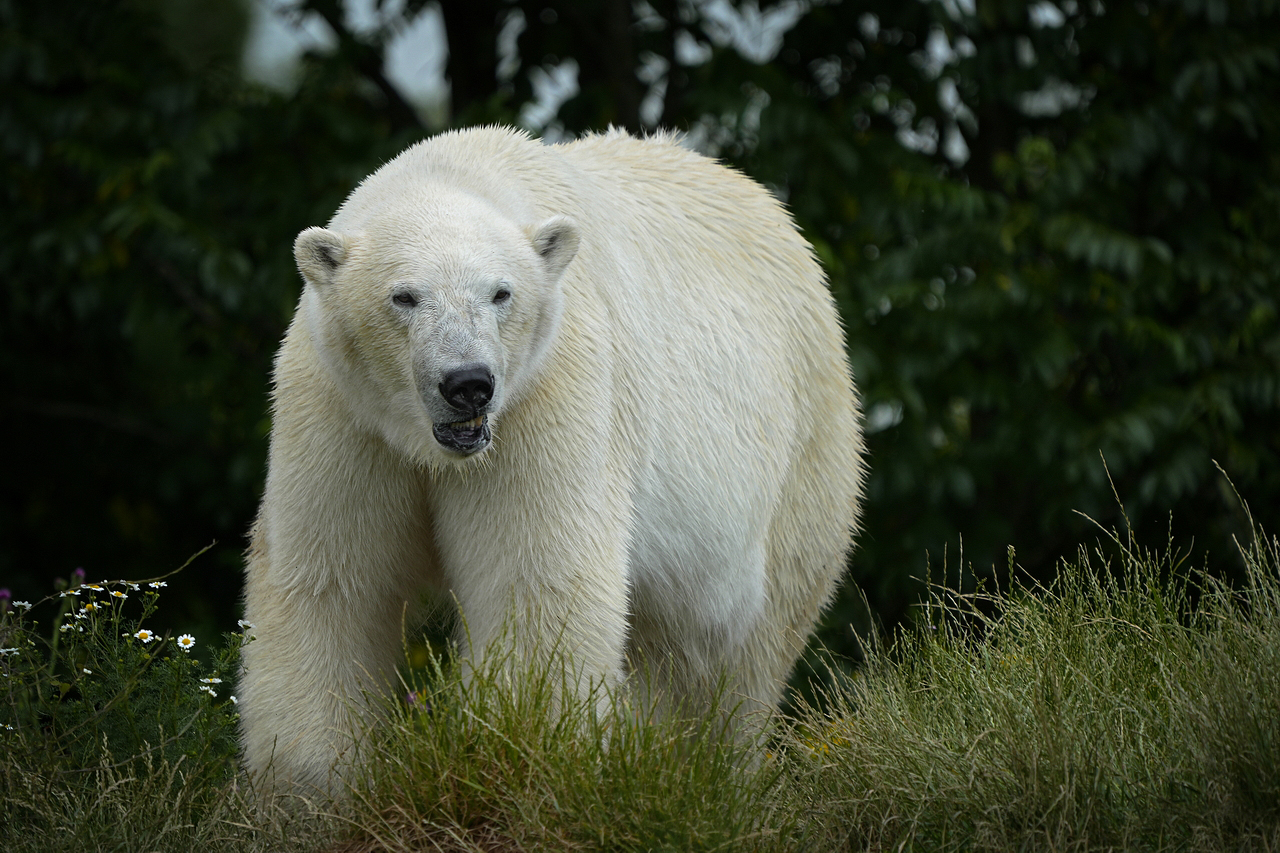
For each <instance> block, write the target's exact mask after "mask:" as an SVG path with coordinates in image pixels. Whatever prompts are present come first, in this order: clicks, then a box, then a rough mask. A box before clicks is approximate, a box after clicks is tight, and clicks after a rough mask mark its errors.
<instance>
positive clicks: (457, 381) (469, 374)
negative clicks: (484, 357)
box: [440, 364, 493, 414]
mask: <svg viewBox="0 0 1280 853" xmlns="http://www.w3.org/2000/svg"><path fill="white" fill-rule="evenodd" d="M440 396H441V397H444V399H445V402H446V403H448V404H449V405H450V406H453V407H454V408H455V409H458V410H459V411H463V412H467V413H470V414H474V413H476V412H479V411H480V410H481V409H482V408H484V405H485V404H486V403H488V402H489V400H490V399H491V398H492V397H493V374H492V373H490V372H489V368H487V367H485V366H484V365H483V364H469V365H467V366H466V367H460V368H458V369H457V370H453V371H450V372H449V373H446V374H445V376H444V380H443V381H442V382H441V383H440Z"/></svg>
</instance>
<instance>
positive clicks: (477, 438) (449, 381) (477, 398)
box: [432, 364, 493, 455]
mask: <svg viewBox="0 0 1280 853" xmlns="http://www.w3.org/2000/svg"><path fill="white" fill-rule="evenodd" d="M438 387H439V391H440V396H441V397H442V398H443V399H444V401H445V402H446V403H448V404H449V407H450V408H451V409H453V410H454V411H455V412H457V413H458V414H459V415H463V416H466V418H467V419H465V420H464V419H462V418H459V419H458V420H457V421H454V422H452V423H438V424H435V425H434V426H433V427H432V434H433V435H434V436H435V439H436V441H438V442H439V443H440V444H441V445H442V446H443V447H446V448H448V449H449V450H454V451H457V452H458V453H462V454H468V455H469V454H472V453H475V452H476V451H478V450H482V449H484V448H485V447H486V446H487V445H488V444H489V441H490V440H491V438H492V433H491V432H490V430H489V417H488V415H487V413H486V412H485V408H486V407H487V406H488V405H489V401H490V400H492V399H493V373H492V372H490V370H489V368H488V367H487V366H485V365H483V364H468V365H464V366H463V367H459V368H457V369H455V370H451V371H449V372H448V373H446V374H445V375H444V378H443V379H442V380H441V381H440V385H439V386H438Z"/></svg>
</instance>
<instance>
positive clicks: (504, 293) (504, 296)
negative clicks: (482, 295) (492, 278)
mask: <svg viewBox="0 0 1280 853" xmlns="http://www.w3.org/2000/svg"><path fill="white" fill-rule="evenodd" d="M510 298H511V291H510V290H507V289H506V288H505V287H500V288H498V292H497V293H495V294H493V304H494V305H502V304H503V303H505V302H506V301H507V300H508V299H510Z"/></svg>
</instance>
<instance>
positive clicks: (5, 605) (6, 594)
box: [0, 587, 13, 613]
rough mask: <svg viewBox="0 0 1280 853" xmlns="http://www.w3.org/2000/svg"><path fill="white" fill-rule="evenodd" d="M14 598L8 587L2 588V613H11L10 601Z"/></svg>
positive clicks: (0, 604)
mask: <svg viewBox="0 0 1280 853" xmlns="http://www.w3.org/2000/svg"><path fill="white" fill-rule="evenodd" d="M11 598H13V593H12V592H10V591H9V588H8V587H3V588H0V613H8V612H9V599H11Z"/></svg>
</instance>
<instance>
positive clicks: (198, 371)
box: [0, 0, 1280, 654]
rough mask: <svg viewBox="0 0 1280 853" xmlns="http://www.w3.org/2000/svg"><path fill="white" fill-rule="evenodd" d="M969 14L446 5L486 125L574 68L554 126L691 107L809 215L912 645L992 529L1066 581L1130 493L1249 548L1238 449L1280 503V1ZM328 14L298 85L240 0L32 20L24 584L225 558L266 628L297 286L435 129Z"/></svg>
mask: <svg viewBox="0 0 1280 853" xmlns="http://www.w3.org/2000/svg"><path fill="white" fill-rule="evenodd" d="M962 5H963V4H957V3H952V2H942V0H936V2H918V3H899V2H892V1H891V0H866V2H859V3H852V2H840V3H829V4H826V3H824V4H814V6H813V7H812V8H810V9H809V10H808V11H807V12H806V13H805V14H804V15H803V16H801V17H800V18H799V20H798V22H797V23H796V25H795V26H794V27H793V28H791V29H790V30H788V31H787V32H786V33H785V37H784V38H783V41H782V44H781V47H780V49H779V50H778V52H777V53H776V56H774V57H773V58H772V59H771V60H770V61H768V62H764V63H757V62H754V61H752V60H750V59H748V58H745V57H744V54H743V53H742V52H740V51H739V50H737V49H735V48H734V47H733V46H732V45H731V44H730V43H728V42H727V41H726V40H725V39H724V38H720V37H718V36H714V34H715V33H716V32H717V30H716V28H715V27H714V26H712V25H711V24H710V23H709V22H708V21H707V20H706V16H705V15H704V13H703V12H702V11H699V10H700V8H701V7H699V6H697V5H696V4H693V5H691V4H687V3H677V2H669V0H661V1H660V0H652V2H650V3H646V4H641V5H639V6H636V5H635V4H632V3H630V2H629V0H601V1H600V2H592V3H586V2H581V0H539V2H537V3H533V2H525V0H518V2H512V0H475V2H471V3H466V4H463V3H457V4H445V7H447V8H443V14H444V19H445V25H446V29H447V33H448V38H449V41H450V46H451V47H452V48H454V49H452V50H451V51H450V58H449V78H450V80H451V81H452V83H453V94H454V99H453V103H452V105H451V107H450V108H449V110H448V111H447V112H448V117H449V121H450V122H451V123H455V124H460V123H465V122H476V121H506V122H511V121H515V120H517V119H518V117H519V115H520V112H521V109H522V107H524V106H525V104H526V102H527V101H528V99H529V98H530V97H531V96H532V86H531V80H532V77H531V76H530V75H531V73H532V72H534V71H535V70H536V69H539V68H541V67H542V66H544V65H547V64H550V63H553V62H557V61H561V60H567V59H573V60H574V61H575V62H577V64H578V67H579V69H580V72H579V73H580V84H581V92H580V94H579V95H578V96H577V97H575V98H573V99H572V100H570V101H569V102H568V103H567V104H565V106H564V108H563V109H562V110H561V112H560V114H559V115H558V117H557V120H556V122H555V123H553V125H552V126H551V128H550V129H551V130H552V131H554V132H557V133H564V134H573V133H579V132H584V131H588V130H598V129H602V128H603V127H604V126H605V125H606V124H608V123H610V122H617V123H621V124H623V125H624V126H626V127H628V128H630V129H631V130H633V131H637V132H641V131H644V130H645V129H647V127H648V125H647V124H646V121H648V120H651V118H652V116H650V118H648V119H646V116H648V115H649V113H646V112H645V111H644V110H642V109H641V105H642V104H644V103H645V102H646V99H649V100H650V101H651V102H652V101H653V99H654V98H657V101H656V103H657V104H658V106H660V109H659V110H657V111H656V112H655V113H654V115H660V121H661V122H662V123H663V124H664V125H667V126H672V127H675V128H677V129H681V130H684V131H687V132H688V134H689V136H690V138H691V140H693V141H694V142H696V143H697V144H699V145H701V146H702V147H703V148H705V149H706V150H708V151H710V152H712V153H715V154H717V155H718V156H721V157H722V158H724V159H725V160H726V161H728V162H730V163H732V164H733V165H736V166H738V167H739V168H741V169H743V170H744V171H745V172H747V173H748V174H750V175H752V176H753V177H755V178H757V179H759V180H761V181H763V182H765V183H766V184H767V185H769V186H770V187H772V188H773V189H774V190H775V191H776V192H777V193H778V195H779V196H780V197H782V198H783V199H784V200H785V201H786V203H787V204H788V206H789V207H790V208H791V210H792V211H793V212H794V213H795V215H796V218H797V219H798V221H799V222H800V224H801V226H802V228H803V229H804V232H805V234H806V236H807V237H808V238H809V239H810V240H811V241H812V242H813V244H814V246H815V248H816V250H817V253H818V255H819V256H820V258H821V259H822V261H823V263H824V264H825V265H826V267H827V268H828V270H829V271H830V273H831V279H832V286H833V291H834V293H835V295H836V298H837V300H838V303H839V305H840V308H841V311H842V314H843V316H844V320H845V326H846V329H847V331H848V337H849V343H850V356H851V359H852V361H853V365H854V368H855V371H856V374H857V377H858V382H859V386H860V388H861V390H862V392H863V395H864V402H865V408H866V411H867V414H868V421H867V423H868V431H869V436H868V446H869V450H870V479H869V482H868V501H867V508H866V517H865V523H864V525H863V527H864V530H863V533H862V535H861V536H860V538H859V544H858V551H857V554H856V556H855V558H854V560H853V562H852V578H853V580H854V581H856V582H857V583H858V584H859V585H860V586H861V587H862V588H863V590H865V592H866V595H867V598H868V600H869V602H870V604H871V609H872V612H873V613H874V614H875V616H876V617H877V618H879V619H882V620H883V621H884V622H886V623H888V624H893V623H896V622H897V621H899V620H901V619H904V618H909V615H910V612H911V611H910V609H909V605H910V603H911V602H912V601H914V600H915V599H916V598H917V597H918V596H919V595H920V594H921V593H922V587H921V584H920V582H919V581H918V580H915V579H913V578H914V577H918V576H919V575H920V574H921V573H922V571H923V569H924V567H925V565H926V560H927V559H928V557H929V556H931V557H932V558H933V559H935V560H937V559H939V558H940V557H941V555H943V554H944V553H952V554H954V553H956V552H957V549H958V548H959V547H960V546H961V543H962V549H963V553H964V555H965V559H966V560H967V561H968V562H970V563H972V564H973V566H974V568H975V569H976V573H977V574H978V575H981V574H984V573H987V572H988V571H989V570H990V569H991V567H993V566H995V565H998V564H999V563H1000V562H1001V555H1002V554H1003V553H1004V549H1005V548H1006V547H1007V546H1009V545H1014V546H1015V547H1016V548H1017V549H1018V553H1020V554H1021V555H1023V557H1024V560H1025V563H1026V564H1027V565H1029V566H1038V567H1044V571H1045V572H1046V575H1045V577H1043V578H1041V579H1042V580H1046V581H1047V580H1048V573H1050V572H1051V571H1052V569H1051V568H1050V567H1052V566H1053V565H1054V560H1053V558H1054V557H1055V556H1056V555H1057V554H1060V553H1063V552H1064V551H1066V550H1068V549H1070V548H1071V547H1072V545H1073V543H1075V542H1078V541H1080V540H1081V538H1082V537H1083V536H1084V535H1085V532H1086V527H1085V525H1084V523H1083V522H1082V521H1081V520H1080V518H1079V517H1078V516H1076V515H1075V514H1074V511H1080V512H1084V513H1087V514H1089V515H1090V516H1092V517H1095V518H1098V519H1099V520H1101V521H1102V522H1103V523H1105V524H1116V523H1118V519H1119V510H1118V509H1117V508H1116V507H1115V502H1114V501H1113V494H1112V488H1113V485H1114V490H1115V493H1116V494H1118V496H1119V498H1120V504H1121V505H1122V506H1123V508H1124V511H1125V512H1126V513H1127V515H1128V517H1129V518H1130V519H1132V521H1133V524H1134V527H1135V529H1136V530H1137V531H1138V533H1139V535H1142V536H1151V535H1156V532H1157V531H1158V530H1159V529H1161V528H1162V526H1163V525H1164V524H1165V520H1166V519H1167V517H1168V513H1169V512H1170V511H1172V512H1173V513H1174V514H1175V516H1176V517H1177V518H1179V519H1180V520H1181V523H1182V524H1183V525H1184V526H1185V534H1186V536H1187V538H1188V539H1190V540H1194V547H1195V548H1196V549H1197V554H1198V555H1199V554H1202V553H1204V552H1207V553H1209V554H1210V555H1213V556H1214V557H1221V556H1223V555H1231V554H1233V550H1232V546H1231V537H1232V536H1233V535H1241V534H1245V533H1247V530H1246V526H1245V521H1244V519H1243V517H1242V516H1241V514H1240V512H1239V511H1238V510H1237V509H1236V506H1235V502H1234V501H1233V499H1232V497H1231V495H1230V494H1229V493H1228V492H1227V491H1226V490H1225V489H1223V488H1222V487H1221V485H1220V481H1219V480H1218V479H1217V477H1216V475H1215V473H1214V469H1213V462H1214V461H1215V460H1216V461H1217V462H1218V463H1219V464H1221V465H1222V466H1223V468H1225V469H1226V471H1227V473H1228V474H1229V475H1230V477H1231V478H1232V480H1233V481H1234V482H1236V483H1237V484H1238V485H1239V487H1240V488H1241V489H1242V490H1243V491H1246V492H1247V493H1249V494H1251V495H1254V496H1255V500H1256V501H1258V502H1259V504H1260V505H1270V504H1273V503H1275V500H1276V496H1277V495H1280V473H1278V472H1280V437H1278V436H1280V433H1277V432H1276V431H1275V430H1274V429H1273V428H1272V427H1271V424H1272V423H1274V421H1275V419H1276V416H1277V409H1278V408H1280V379H1278V378H1277V377H1280V305H1278V300H1280V257H1278V256H1277V251H1278V250H1277V246H1280V154H1277V148H1276V146H1275V145H1274V140H1275V139H1276V138H1280V74H1277V73H1276V72H1277V70H1278V69H1280V6H1277V4H1276V3H1274V2H1254V0H1224V2H1213V3H1206V2H1203V0H1167V2H1159V3H1106V4H1095V3H1078V2H1069V3H1068V2H1061V3H1054V2H1044V3H1037V4H1030V5H1028V4H1025V3H1018V2H1004V0H990V2H986V1H985V0H984V2H981V3H978V4H976V7H975V11H974V12H973V13H965V12H964V11H963V10H962V8H961V7H962ZM422 7H423V6H422V4H421V3H419V2H416V1H415V2H410V3H408V4H407V5H406V8H408V9H410V10H418V9H421V8H422ZM764 7H765V8H764V10H763V13H765V14H768V13H772V12H774V11H777V9H778V8H780V7H779V4H769V3H765V4H764ZM306 12H314V13H316V14H318V15H319V16H321V17H322V18H323V19H324V20H325V21H327V22H328V24H329V26H330V27H331V28H332V29H333V30H334V32H335V35H336V45H337V46H336V47H335V48H334V49H333V50H331V51H325V50H316V51H313V52H312V53H310V54H309V55H307V56H306V57H304V59H303V62H302V65H301V68H300V70H299V73H298V76H297V80H296V89H295V90H294V91H292V92H291V93H289V94H288V95H283V94H280V93H276V92H271V91H267V90H264V89H262V88H260V87H258V86H256V85H254V84H251V83H248V82H246V81H244V80H243V79H241V78H240V76H239V74H238V69H237V68H236V67H235V63H234V57H235V56H236V55H237V50H238V48H239V46H240V45H241V43H242V42H243V39H244V35H245V26H246V23H245V22H246V21H247V17H246V15H245V6H243V5H242V4H241V3H240V2H238V0H218V2H215V3H204V4H201V3H191V2H180V3H161V2H159V0H136V2H128V3H117V4H93V3H90V4H85V3H73V2H44V3H25V2H16V0H0V81H2V84H3V86H4V88H5V91H6V93H8V96H7V97H6V98H5V99H4V101H3V103H0V151H2V152H3V154H4V157H3V166H0V168H2V169H3V170H4V171H3V177H4V180H3V190H0V192H3V193H4V194H5V196H4V201H5V213H4V215H3V216H2V217H0V276H3V279H4V281H5V282H6V287H5V291H4V295H3V297H0V306H3V307H2V308H0V329H2V330H3V333H4V336H5V341H6V346H5V348H4V350H3V352H2V353H0V378H3V381H4V383H5V387H6V388H7V389H8V392H9V393H8V395H7V396H6V398H5V400H4V402H3V405H4V407H5V409H4V411H5V414H6V423H7V424H8V425H9V427H10V429H11V435H12V437H11V438H10V442H11V446H12V447H15V448H18V450H17V451H16V452H15V453H13V454H12V459H11V462H10V468H9V470H8V471H7V476H6V477H5V478H3V480H2V481H0V483H2V485H0V489H3V497H4V501H5V503H6V505H7V506H10V507H11V508H12V510H11V512H9V513H6V514H3V515H0V539H3V541H4V542H5V543H6V544H5V548H4V549H0V577H4V578H5V582H6V583H8V584H10V585H11V586H13V587H14V588H15V589H17V590H18V592H19V595H28V596H29V595H34V594H35V593H34V590H36V589H40V588H47V586H46V585H47V578H48V576H49V575H50V574H52V573H56V572H61V573H63V574H65V572H66V571H67V570H68V569H69V568H70V567H74V566H76V565H91V566H101V567H102V568H101V569H100V571H101V573H102V574H111V575H118V576H125V575H142V574H146V573H147V572H148V571H149V567H150V566H154V565H170V564H173V563H174V562H177V561H178V560H179V559H181V558H182V557H183V556H185V555H186V554H189V553H191V552H192V551H194V550H196V549H197V548H199V547H201V546H203V545H205V544H207V543H208V542H209V541H210V540H214V539H216V540H218V541H219V542H220V543H221V544H220V545H219V547H218V548H216V549H214V551H213V552H211V554H210V555H209V556H208V557H207V558H206V561H207V563H208V565H207V566H206V567H205V570H204V571H203V572H200V573H189V576H188V577H185V578H184V579H183V580H182V581H180V582H179V583H181V584H182V588H181V589H178V588H175V590H174V591H175V592H177V593H178V594H179V597H180V599H181V601H182V604H183V607H184V608H185V612H184V613H182V614H181V615H182V616H183V617H184V618H186V619H189V620H192V621H191V623H190V624H198V625H201V626H202V630H207V626H211V625H213V624H216V622H217V621H218V620H220V619H222V620H225V619H227V618H230V617H231V613H232V609H233V608H234V606H235V600H236V596H235V595H234V584H235V580H234V579H235V578H237V577H238V572H239V567H240V558H239V551H240V546H241V542H242V538H241V537H242V535H243V531H244V530H245V529H246V528H247V526H248V523H249V521H250V518H251V516H252V514H253V507H254V503H255V500H256V496H257V491H258V489H259V487H260V483H261V477H262V473H263V470H264V452H265V437H266V434H267V432H268V428H269V424H268V421H267V418H266V390H267V376H268V373H269V370H270V360H271V355H272V353H273V351H274V349H275V346H276V344H277V341H278V340H279V339H280V336H281V333H282V332H283V328H284V325H285V323H286V322H287V320H288V316H289V312H290V310H291V307H292V305H293V303H294V301H295V299H296V297H297V291H298V284H297V276H296V273H295V272H294V270H293V265H292V261H291V257H290V252H289V247H290V245H291V243H292V240H293V238H294V236H295V235H296V233H297V232H298V231H299V230H300V229H302V228H303V227H305V226H308V225H313V224H317V223H319V222H322V221H324V219H325V217H327V216H328V215H329V214H330V213H331V212H332V211H333V210H334V208H335V207H336V206H337V204H338V203H339V202H340V200H341V199H342V198H343V197H344V195H345V194H346V193H347V192H348V191H349V190H350V189H351V187H352V186H354V184H355V183H356V182H357V181H358V180H359V179H360V178H361V177H362V176H363V175H365V174H367V173H368V172H370V171H371V170H372V169H373V168H375V167H376V166H377V165H378V164H379V163H381V162H383V161H385V160H386V159H387V158H388V157H390V156H391V155H392V154H394V153H395V152H397V151H398V150H400V149H401V148H402V147H404V146H405V145H406V144H408V143H410V142H412V141H414V140H416V139H418V138H420V137H421V136H423V135H425V133H426V132H427V128H426V127H425V126H424V122H423V120H422V119H421V118H419V116H418V115H416V114H415V113H414V110H413V108H412V107H410V106H407V105H406V104H405V103H404V102H403V100H402V99H401V98H400V97H399V96H398V95H397V94H396V93H395V91H394V87H392V86H390V85H389V84H388V82H387V80H386V79H385V76H384V73H383V71H382V64H381V63H380V62H379V52H380V51H383V50H384V49H385V46H386V44H387V42H388V38H389V36H390V34H391V31H392V29H394V28H393V27H387V28H384V29H383V30H381V31H379V32H375V33H372V34H364V33H356V32H354V31H352V30H351V29H350V28H349V27H348V24H347V23H346V22H345V19H344V18H343V15H342V14H341V5H340V4H339V3H337V2H333V0H308V2H304V3H301V4H298V13H297V14H298V15H302V14H304V13H306ZM516 15H520V16H522V17H523V20H524V28H523V29H520V30H519V32H518V33H516V47H517V55H516V56H514V57H511V59H513V60H514V64H513V65H510V67H504V69H503V70H502V72H501V73H497V72H498V66H499V58H500V57H499V56H498V41H499V39H498V32H499V30H500V28H501V27H502V26H505V25H506V24H508V23H510V21H511V20H513V16H516ZM637 16H638V17H637ZM192 21H195V22H196V23H192ZM509 32H512V31H509ZM682 39H683V40H684V41H685V42H687V43H689V44H693V45H696V46H698V47H699V48H700V49H701V51H702V54H701V55H700V57H699V58H697V59H688V58H687V57H686V56H685V54H682V53H681V51H680V50H678V49H677V46H678V45H679V44H680V43H681V42H682ZM642 62H648V63H649V65H648V68H649V71H648V72H646V75H645V76H644V79H641V75H639V74H637V73H636V70H635V69H636V67H637V66H638V65H640V64H641V63H642ZM663 63H665V66H664V65H663ZM654 69H658V70H657V71H655V70H654ZM663 69H665V70H663ZM442 110H445V108H444V107H442V106H438V107H436V108H435V110H434V111H433V112H432V115H438V114H442V112H441V111H442ZM1104 459H1105V463H1106V466H1108V467H1109V469H1110V471H1111V474H1112V481H1111V482H1109V481H1108V478H1107V475H1106V471H1105V469H1104V462H1103V460H1104ZM68 522H70V524H68ZM69 527H70V528H72V529H74V530H75V531H76V535H74V536H68V535H66V531H67V530H68V528H69ZM1212 563H1213V565H1215V566H1217V567H1218V568H1219V570H1220V571H1222V572H1224V573H1226V574H1227V575H1229V576H1232V577H1234V579H1236V580H1240V579H1241V577H1242V575H1241V573H1240V570H1239V569H1238V568H1237V564H1236V563H1235V562H1234V561H1232V560H1222V559H1214V560H1213V561H1212ZM851 622H857V623H859V624H860V625H861V626H862V627H863V629H865V628H866V624H865V623H866V619H865V617H864V615H863V614H862V612H861V604H860V598H859V596H858V595H857V593H856V592H855V590H854V589H853V587H852V586H850V587H848V588H847V589H846V590H845V591H844V592H842V594H841V597H840V599H839V600H838V602H837V604H836V607H835V609H834V610H833V612H832V614H831V616H830V619H829V624H830V628H829V629H828V630H827V631H826V632H825V634H824V637H823V639H824V641H825V643H826V644H827V645H828V646H829V647H831V648H833V649H835V650H837V651H840V652H843V653H846V654H856V648H857V647H856V644H855V643H854V641H853V637H852V633H851V632H850V631H849V630H848V627H847V626H848V625H849V623H851Z"/></svg>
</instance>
